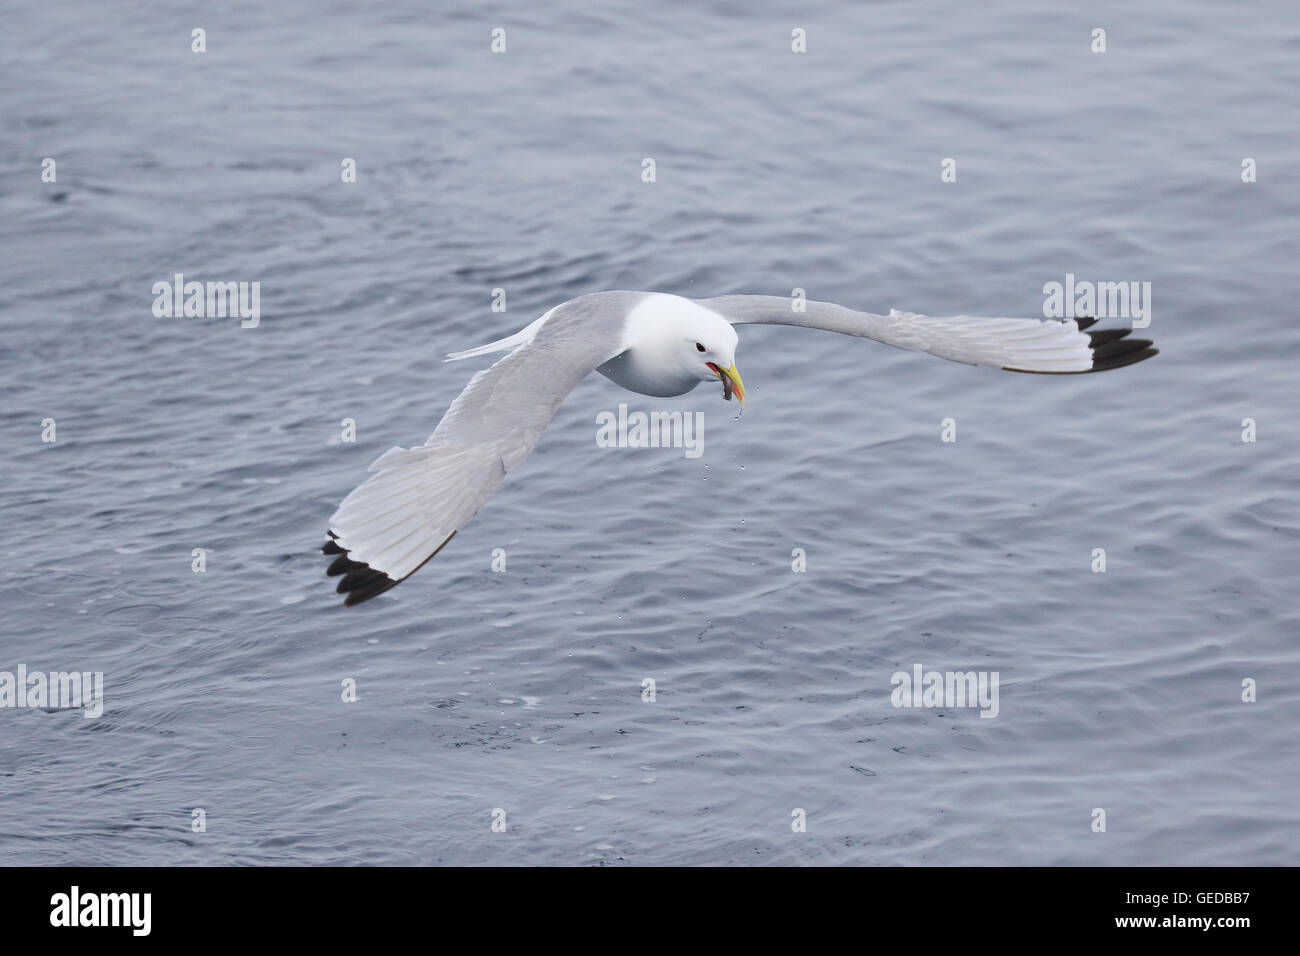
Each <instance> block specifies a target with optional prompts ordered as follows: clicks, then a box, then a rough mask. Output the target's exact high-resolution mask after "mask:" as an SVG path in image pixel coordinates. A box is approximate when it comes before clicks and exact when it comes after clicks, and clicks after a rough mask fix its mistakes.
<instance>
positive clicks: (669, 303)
mask: <svg viewBox="0 0 1300 956" xmlns="http://www.w3.org/2000/svg"><path fill="white" fill-rule="evenodd" d="M737 341H738V339H737V337H736V331H735V329H733V328H732V327H731V323H730V322H728V321H727V320H726V319H724V318H723V317H722V316H720V315H718V313H716V312H713V311H712V310H710V309H706V308H704V306H702V305H700V304H699V303H698V302H694V301H692V300H690V299H684V298H682V297H681V296H676V295H665V294H662V293H656V294H653V295H648V296H646V297H645V298H644V299H642V300H641V301H640V302H638V303H637V304H636V306H635V307H634V308H633V309H632V311H631V312H629V313H628V315H627V318H626V321H625V324H624V328H623V338H622V346H623V353H622V354H621V355H619V356H618V357H617V361H614V362H610V363H606V365H605V366H602V367H601V372H603V373H604V374H605V375H608V376H609V377H610V378H612V379H613V380H614V381H616V382H618V383H619V384H620V385H622V386H623V387H624V388H629V389H631V390H632V391H634V392H640V393H642V394H643V395H685V394H686V393H687V392H689V391H690V390H691V389H693V388H694V387H695V386H696V385H698V384H699V383H700V382H716V381H721V382H722V395H723V397H724V398H726V399H727V400H730V399H731V396H732V395H735V396H737V397H738V398H739V399H740V400H741V401H744V400H745V385H744V383H743V382H742V381H741V380H740V373H739V372H738V371H736V342H737Z"/></svg>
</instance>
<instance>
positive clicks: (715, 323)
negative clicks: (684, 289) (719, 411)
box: [671, 303, 745, 402]
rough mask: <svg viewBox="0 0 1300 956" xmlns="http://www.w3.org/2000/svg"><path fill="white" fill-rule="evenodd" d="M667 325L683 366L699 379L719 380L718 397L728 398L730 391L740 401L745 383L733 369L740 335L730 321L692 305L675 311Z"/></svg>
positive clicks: (707, 380)
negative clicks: (670, 329)
mask: <svg viewBox="0 0 1300 956" xmlns="http://www.w3.org/2000/svg"><path fill="white" fill-rule="evenodd" d="M693 304H694V303H692V305H693ZM671 326H672V333H671V334H674V335H676V337H677V343H676V345H677V347H676V352H677V354H678V356H679V357H680V361H681V362H682V364H683V366H684V367H685V368H686V369H688V370H690V371H691V372H692V373H693V374H694V375H695V377H697V378H699V379H700V380H701V381H705V382H710V381H714V380H715V379H716V380H721V382H722V397H723V398H725V399H726V400H727V401H731V396H732V394H733V393H734V394H735V396H736V398H738V399H740V401H742V402H743V401H744V400H745V383H744V382H742V381H741V380H740V372H738V371H737V370H736V343H737V342H739V341H740V339H739V337H738V336H737V335H736V330H735V329H733V328H732V327H731V323H730V322H728V321H727V320H726V319H724V318H723V317H722V316H720V315H718V314H717V313H716V312H710V311H709V310H708V309H705V308H703V307H700V306H695V308H693V309H690V310H684V311H682V312H680V313H678V314H677V315H676V316H675V317H674V321H673V322H672V323H671Z"/></svg>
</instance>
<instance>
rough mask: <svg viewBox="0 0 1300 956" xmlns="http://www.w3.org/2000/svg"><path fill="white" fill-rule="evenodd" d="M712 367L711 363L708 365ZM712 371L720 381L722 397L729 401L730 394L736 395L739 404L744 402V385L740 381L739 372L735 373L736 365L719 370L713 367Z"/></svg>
mask: <svg viewBox="0 0 1300 956" xmlns="http://www.w3.org/2000/svg"><path fill="white" fill-rule="evenodd" d="M709 364H711V365H712V363H709ZM713 371H715V372H717V373H718V378H719V379H721V380H722V397H723V398H725V399H726V400H727V401H731V393H732V392H735V393H736V398H738V399H740V401H741V404H744V401H745V383H744V382H742V381H741V380H740V372H738V371H736V363H735V362H732V363H731V368H719V367H718V366H716V365H714V366H713Z"/></svg>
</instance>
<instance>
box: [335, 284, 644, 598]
mask: <svg viewBox="0 0 1300 956" xmlns="http://www.w3.org/2000/svg"><path fill="white" fill-rule="evenodd" d="M574 301H575V302H579V301H580V300H574ZM578 308H579V310H580V309H581V306H579V307H578ZM572 317H573V316H571V315H568V316H559V315H558V314H557V317H556V318H553V319H552V320H551V322H548V323H547V330H546V333H545V334H539V335H538V336H537V337H536V338H535V339H533V341H532V342H530V343H528V344H526V345H522V346H520V347H518V348H516V349H515V350H514V351H512V352H511V353H510V354H509V355H507V356H506V357H505V358H503V359H501V360H500V361H499V362H497V363H496V364H495V365H493V366H492V367H491V368H488V369H485V370H483V371H481V372H479V373H478V374H476V375H475V376H474V377H473V378H472V379H470V382H469V384H468V385H467V386H465V390H464V391H463V392H461V393H460V395H459V396H458V397H457V398H456V400H455V401H454V402H452V404H451V407H450V408H448V409H447V412H446V414H445V415H443V416H442V421H440V422H439V423H438V427H437V429H436V430H435V431H434V433H433V435H432V436H430V438H429V440H428V441H427V442H426V443H425V444H424V445H423V446H422V447H418V448H392V449H390V450H389V451H388V452H386V453H385V454H384V455H382V456H381V457H380V458H379V459H378V460H376V461H375V463H374V464H373V465H371V466H370V470H371V471H372V472H374V473H375V474H374V475H372V476H371V477H370V478H369V479H368V480H367V481H366V482H365V483H364V484H362V485H360V486H358V487H357V488H356V489H355V490H353V492H352V493H351V494H350V495H348V496H347V498H345V499H344V500H343V503H342V504H341V505H339V507H338V510H337V511H335V512H334V515H333V517H331V518H330V523H329V534H330V539H329V540H328V541H327V542H326V543H325V547H324V548H323V549H322V550H323V551H324V552H325V553H326V554H334V555H337V557H336V558H335V559H334V563H333V564H331V565H330V566H329V571H328V573H329V574H332V575H342V576H343V579H342V580H341V581H340V582H339V585H338V591H339V593H340V594H343V593H346V594H347V599H346V600H345V601H344V604H348V605H352V604H359V603H361V602H362V601H367V600H369V599H370V598H372V597H374V596H375V595H377V594H382V593H383V592H384V591H387V590H388V589H389V588H391V587H394V586H396V585H397V584H398V583H399V582H400V581H402V580H403V579H404V578H407V577H409V576H410V575H411V574H412V573H414V572H415V571H416V570H417V569H418V568H419V567H420V566H421V565H422V564H424V563H425V562H426V561H428V560H429V559H430V558H431V557H433V556H434V555H435V554H437V553H438V551H439V550H441V549H442V547H443V545H445V544H446V543H447V542H448V541H450V540H451V538H452V536H453V535H454V534H455V533H456V532H457V531H459V530H460V529H461V528H462V527H464V526H465V524H466V522H468V521H469V520H470V518H472V517H474V515H475V514H477V513H478V510H479V508H480V507H482V505H483V502H485V501H486V500H487V499H488V497H489V496H490V495H491V494H492V492H493V491H495V490H496V488H497V486H498V485H499V484H501V481H502V479H503V478H505V476H506V473H507V472H509V471H512V470H513V469H514V468H515V467H516V466H518V465H519V463H520V462H522V461H523V460H524V459H525V458H527V457H528V454H529V452H531V451H532V450H533V446H534V445H535V444H536V443H537V439H538V438H539V437H540V436H541V434H542V432H543V431H544V430H545V428H546V426H547V425H548V424H549V423H550V421H551V418H552V417H553V416H554V414H555V410H556V409H557V408H559V407H560V403H561V402H563V401H564V399H565V398H566V397H567V396H568V394H569V392H571V391H572V390H573V388H574V386H575V385H577V384H578V382H579V381H581V380H582V379H583V378H584V377H585V376H586V375H587V374H588V373H590V372H592V371H593V370H594V369H595V368H596V367H597V366H598V365H600V364H602V363H603V362H606V361H608V360H609V359H610V358H613V356H614V355H616V354H617V353H618V351H619V348H618V328H619V326H618V325H617V324H614V325H611V326H609V328H608V329H606V331H607V333H608V334H595V335H593V334H591V332H592V330H593V325H592V324H591V323H586V324H585V325H583V326H582V332H583V334H575V328H576V327H575V326H574V325H573V323H571V322H568V321H565V319H569V318H572ZM578 318H579V319H581V318H582V316H581V315H578ZM557 319H558V321H557ZM552 323H554V326H553V327H552ZM598 331H599V330H598Z"/></svg>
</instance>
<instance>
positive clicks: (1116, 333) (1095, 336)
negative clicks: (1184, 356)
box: [1088, 329, 1159, 372]
mask: <svg viewBox="0 0 1300 956" xmlns="http://www.w3.org/2000/svg"><path fill="white" fill-rule="evenodd" d="M1132 331H1133V330H1132V329H1105V330H1103V331H1101V332H1089V333H1088V338H1089V339H1090V340H1091V344H1092V368H1091V369H1089V371H1090V372H1104V371H1106V370H1108V369H1112V368H1121V367H1123V366H1125V365H1132V364H1134V363H1135V362H1141V361H1142V360H1143V359H1149V358H1150V357H1151V356H1153V355H1157V354H1159V349H1156V348H1152V345H1153V343H1152V341H1151V340H1150V339H1131V338H1129V337H1128V335H1129V333H1130V332H1132Z"/></svg>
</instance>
